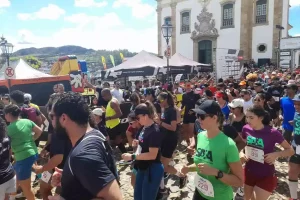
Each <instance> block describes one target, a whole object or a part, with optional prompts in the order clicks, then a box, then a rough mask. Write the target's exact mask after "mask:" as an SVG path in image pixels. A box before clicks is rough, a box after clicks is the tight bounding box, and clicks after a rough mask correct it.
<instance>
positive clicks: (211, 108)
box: [192, 100, 222, 115]
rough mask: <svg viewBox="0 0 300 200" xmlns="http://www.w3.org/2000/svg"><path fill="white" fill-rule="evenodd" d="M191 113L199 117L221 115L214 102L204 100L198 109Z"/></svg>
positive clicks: (217, 105)
mask: <svg viewBox="0 0 300 200" xmlns="http://www.w3.org/2000/svg"><path fill="white" fill-rule="evenodd" d="M192 111H194V112H195V113H196V114H199V115H206V114H209V115H219V114H220V113H222V110H221V107H220V106H219V104H218V103H217V102H216V101H214V100H206V101H204V102H203V103H202V104H201V105H200V106H198V108H195V109H192Z"/></svg>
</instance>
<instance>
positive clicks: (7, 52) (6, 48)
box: [0, 36, 14, 66]
mask: <svg viewBox="0 0 300 200" xmlns="http://www.w3.org/2000/svg"><path fill="white" fill-rule="evenodd" d="M13 48H14V46H13V45H12V44H11V43H8V42H7V40H6V39H5V38H4V37H3V36H2V37H1V38H0V49H1V51H2V54H3V56H4V57H5V58H6V61H7V66H9V57H10V56H11V54H12V52H13Z"/></svg>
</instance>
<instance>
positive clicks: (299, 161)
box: [289, 147, 300, 165]
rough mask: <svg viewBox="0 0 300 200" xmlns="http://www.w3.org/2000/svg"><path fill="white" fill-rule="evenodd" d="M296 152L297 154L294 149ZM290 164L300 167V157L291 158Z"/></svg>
mask: <svg viewBox="0 0 300 200" xmlns="http://www.w3.org/2000/svg"><path fill="white" fill-rule="evenodd" d="M293 148H294V150H295V152H296V148H295V147H293ZM289 162H291V163H294V164H297V165H300V155H297V154H294V155H292V156H291V157H290V160H289Z"/></svg>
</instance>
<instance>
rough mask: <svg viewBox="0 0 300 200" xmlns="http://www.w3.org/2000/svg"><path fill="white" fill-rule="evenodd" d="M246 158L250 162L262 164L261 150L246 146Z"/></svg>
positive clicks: (262, 155)
mask: <svg viewBox="0 0 300 200" xmlns="http://www.w3.org/2000/svg"><path fill="white" fill-rule="evenodd" d="M245 150H246V156H247V157H248V158H250V159H251V160H254V161H256V162H259V163H262V164H264V162H265V161H264V155H265V154H264V151H263V150H261V149H257V148H253V147H249V146H246V149H245Z"/></svg>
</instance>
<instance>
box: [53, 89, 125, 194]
mask: <svg viewBox="0 0 300 200" xmlns="http://www.w3.org/2000/svg"><path fill="white" fill-rule="evenodd" d="M50 115H51V120H52V125H53V128H54V130H55V133H57V137H58V138H60V139H62V140H70V141H71V143H72V147H73V148H72V151H71V152H70V154H69V157H68V159H67V160H66V164H65V165H64V168H63V170H61V169H58V168H55V173H54V174H53V176H52V180H51V183H52V185H53V186H57V185H61V187H62V192H61V197H62V198H63V199H66V200H69V199H72V200H83V199H94V198H97V199H109V200H121V199H122V194H121V190H120V187H119V185H118V182H117V180H118V174H117V171H116V166H115V163H114V159H113V157H112V154H111V148H110V146H109V145H108V142H107V141H106V138H105V137H104V135H103V134H101V133H100V132H99V131H98V130H96V129H93V128H91V127H90V125H89V119H90V111H89V106H88V104H87V103H86V102H85V100H84V98H83V97H82V95H81V94H79V93H74V92H67V93H65V94H63V95H62V96H61V97H60V98H59V99H58V101H57V102H56V103H55V104H54V105H53V109H52V111H51V113H50ZM49 199H50V198H49ZM60 199H61V198H60Z"/></svg>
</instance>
